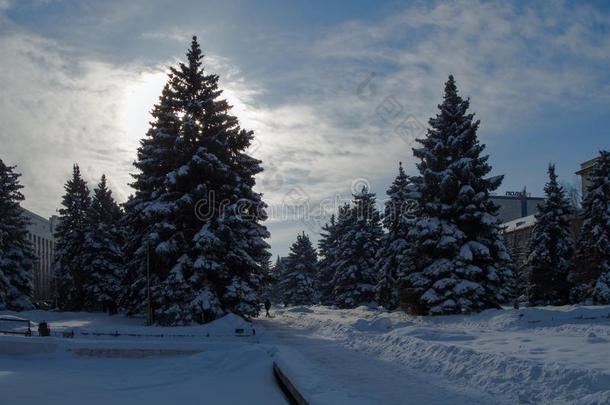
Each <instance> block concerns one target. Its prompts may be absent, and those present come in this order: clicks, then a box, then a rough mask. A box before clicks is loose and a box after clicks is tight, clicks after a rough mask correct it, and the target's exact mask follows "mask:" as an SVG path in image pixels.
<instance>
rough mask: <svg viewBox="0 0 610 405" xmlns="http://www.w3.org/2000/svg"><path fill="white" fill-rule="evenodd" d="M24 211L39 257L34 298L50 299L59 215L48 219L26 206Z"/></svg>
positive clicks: (30, 238) (33, 276)
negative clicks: (55, 234)
mask: <svg viewBox="0 0 610 405" xmlns="http://www.w3.org/2000/svg"><path fill="white" fill-rule="evenodd" d="M23 212H24V214H25V216H26V217H27V218H28V220H29V222H30V224H29V225H28V239H29V240H30V242H31V243H32V246H33V247H34V253H35V255H36V258H37V259H38V260H37V261H36V265H35V266H34V273H33V274H32V281H33V284H34V294H33V296H34V300H36V301H41V300H43V301H48V300H50V299H51V297H52V275H51V265H52V262H53V254H54V252H55V238H54V236H53V234H54V232H55V227H56V226H57V220H58V217H56V216H52V217H51V218H49V219H46V218H43V217H41V216H40V215H38V214H35V213H33V212H32V211H29V210H26V209H25V208H23Z"/></svg>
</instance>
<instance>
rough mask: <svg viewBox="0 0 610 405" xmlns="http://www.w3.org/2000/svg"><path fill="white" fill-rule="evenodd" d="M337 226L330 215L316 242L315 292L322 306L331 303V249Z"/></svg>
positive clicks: (333, 216)
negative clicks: (317, 259)
mask: <svg viewBox="0 0 610 405" xmlns="http://www.w3.org/2000/svg"><path fill="white" fill-rule="evenodd" d="M336 228H337V224H336V222H335V215H334V214H333V215H331V217H330V220H329V222H328V223H326V224H325V225H324V226H323V227H322V231H321V232H320V240H319V241H318V255H319V256H320V260H319V261H318V273H317V276H316V290H317V291H318V294H319V297H320V302H321V303H322V304H324V305H329V304H332V302H333V286H332V279H333V277H334V275H335V272H334V268H333V266H332V264H333V261H334V256H333V248H334V246H335V243H336V241H337V229H336Z"/></svg>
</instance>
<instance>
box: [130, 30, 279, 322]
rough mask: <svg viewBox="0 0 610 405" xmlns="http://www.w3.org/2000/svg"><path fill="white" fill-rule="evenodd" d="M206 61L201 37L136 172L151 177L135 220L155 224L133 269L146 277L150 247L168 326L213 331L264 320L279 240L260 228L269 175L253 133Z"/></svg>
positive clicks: (175, 71) (172, 82)
mask: <svg viewBox="0 0 610 405" xmlns="http://www.w3.org/2000/svg"><path fill="white" fill-rule="evenodd" d="M202 58H203V55H202V53H201V49H200V47H199V44H198V43H197V40H196V38H193V41H192V43H191V48H190V49H189V51H188V53H187V62H186V63H180V64H179V65H178V66H177V67H175V68H172V69H171V75H170V79H169V81H168V85H167V86H166V90H165V92H164V95H163V97H162V100H161V103H160V106H159V109H164V110H167V113H165V114H162V115H163V119H160V117H155V118H157V119H156V121H155V122H154V123H153V125H152V127H151V131H150V132H149V138H147V139H146V140H145V141H143V144H142V147H141V149H140V155H139V156H138V162H137V163H136V166H137V167H138V168H139V169H140V170H141V174H140V176H141V177H140V178H137V179H136V180H137V181H136V183H135V184H134V188H135V189H136V195H135V196H134V198H133V199H132V201H130V202H129V203H128V205H127V208H128V212H129V211H132V212H133V213H132V214H129V217H132V216H134V214H135V216H136V217H139V218H142V217H143V218H144V220H143V222H144V225H145V227H144V228H145V229H144V230H142V231H140V233H141V234H142V236H141V237H139V238H137V239H136V240H135V241H134V242H131V243H130V245H131V246H132V247H131V248H130V251H132V252H134V256H135V258H134V259H132V265H131V266H130V268H135V269H136V271H135V272H136V274H140V275H141V274H143V272H142V267H143V263H145V261H144V260H142V259H143V257H144V256H145V252H146V251H147V250H149V249H148V248H147V246H149V247H150V252H151V256H153V258H152V260H151V267H154V269H153V270H152V271H153V273H154V275H153V277H151V278H152V279H153V280H152V281H153V284H154V288H153V291H152V294H153V296H154V304H155V307H156V313H157V315H158V318H157V320H158V322H160V323H163V324H187V323H190V322H192V321H197V322H206V321H210V320H212V319H214V318H216V317H218V316H220V315H222V314H223V313H225V312H226V311H232V312H235V313H238V314H243V315H256V314H257V313H258V300H259V297H258V295H259V293H260V291H261V289H262V288H263V286H264V285H263V284H264V283H263V281H264V276H265V274H264V273H265V272H264V265H265V263H266V262H267V260H268V258H269V253H268V251H267V249H268V247H269V246H268V244H267V243H266V242H265V241H264V239H265V238H267V237H268V236H269V234H268V232H267V230H266V228H265V227H264V226H262V225H261V223H260V222H261V221H263V220H265V219H266V214H265V211H264V209H265V205H264V203H263V202H262V199H261V195H260V194H258V193H256V192H254V191H253V187H254V184H255V179H254V176H255V175H256V174H257V173H259V172H260V171H261V170H262V168H261V166H260V161H258V160H256V159H254V158H252V157H250V156H248V155H247V154H246V153H245V151H246V149H247V148H248V146H249V145H250V143H251V141H252V138H253V134H252V132H251V131H246V130H243V129H241V128H240V127H239V123H238V121H237V118H235V117H234V116H231V115H230V114H229V110H230V108H231V107H230V106H229V105H228V103H227V102H226V101H225V100H223V99H221V98H220V95H221V93H222V92H221V90H219V88H218V76H217V75H213V74H209V75H208V74H205V72H204V69H203V67H202ZM153 140H155V141H161V145H158V144H157V142H153ZM166 141H167V142H166ZM145 149H146V150H145ZM151 154H152V157H151V158H150V160H147V159H149V158H148V156H149V155H151ZM149 163H152V164H153V167H148V164H149ZM157 174H158V175H159V176H157ZM140 187H142V188H141V189H140ZM149 190H152V191H149ZM138 213H139V214H138ZM147 216H148V218H147ZM150 218H155V219H154V221H151V220H150ZM130 222H131V223H134V224H137V221H134V220H132V219H130ZM132 227H133V225H132ZM146 228H147V229H146ZM131 273H133V270H132V272H131ZM139 279H140V280H142V277H141V276H140V277H139ZM138 284H139V286H141V287H143V286H144V283H142V282H140V283H138ZM141 287H140V288H136V294H135V296H138V294H139V295H141V291H142V288H141Z"/></svg>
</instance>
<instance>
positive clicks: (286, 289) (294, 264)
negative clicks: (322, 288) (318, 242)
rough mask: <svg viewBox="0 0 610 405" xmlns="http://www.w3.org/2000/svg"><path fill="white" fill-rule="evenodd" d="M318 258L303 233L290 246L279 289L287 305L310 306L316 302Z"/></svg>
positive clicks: (307, 237)
mask: <svg viewBox="0 0 610 405" xmlns="http://www.w3.org/2000/svg"><path fill="white" fill-rule="evenodd" d="M317 266H318V256H317V254H316V250H315V249H314V247H313V245H312V244H311V240H310V239H309V236H308V235H305V232H303V233H302V234H301V235H297V240H296V242H294V243H293V244H292V246H290V253H289V254H288V259H287V260H286V263H285V264H284V269H283V272H282V278H281V279H280V289H281V291H282V296H283V298H282V300H283V302H284V303H286V304H288V305H311V304H314V303H315V302H316V289H315V281H316V270H317Z"/></svg>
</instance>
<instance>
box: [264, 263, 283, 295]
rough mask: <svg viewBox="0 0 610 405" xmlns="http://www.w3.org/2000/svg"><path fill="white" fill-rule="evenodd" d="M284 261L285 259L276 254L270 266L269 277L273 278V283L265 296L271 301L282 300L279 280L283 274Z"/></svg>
mask: <svg viewBox="0 0 610 405" xmlns="http://www.w3.org/2000/svg"><path fill="white" fill-rule="evenodd" d="M285 262H286V260H285V259H282V258H281V257H280V256H279V255H278V257H277V259H276V261H275V264H274V265H273V267H272V268H271V274H272V276H271V277H272V279H273V284H272V287H271V289H270V290H269V294H268V295H267V297H266V298H269V300H271V302H277V303H279V302H284V301H283V297H282V290H281V286H280V280H281V279H282V276H283V274H284V269H285V266H284V265H285Z"/></svg>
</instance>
